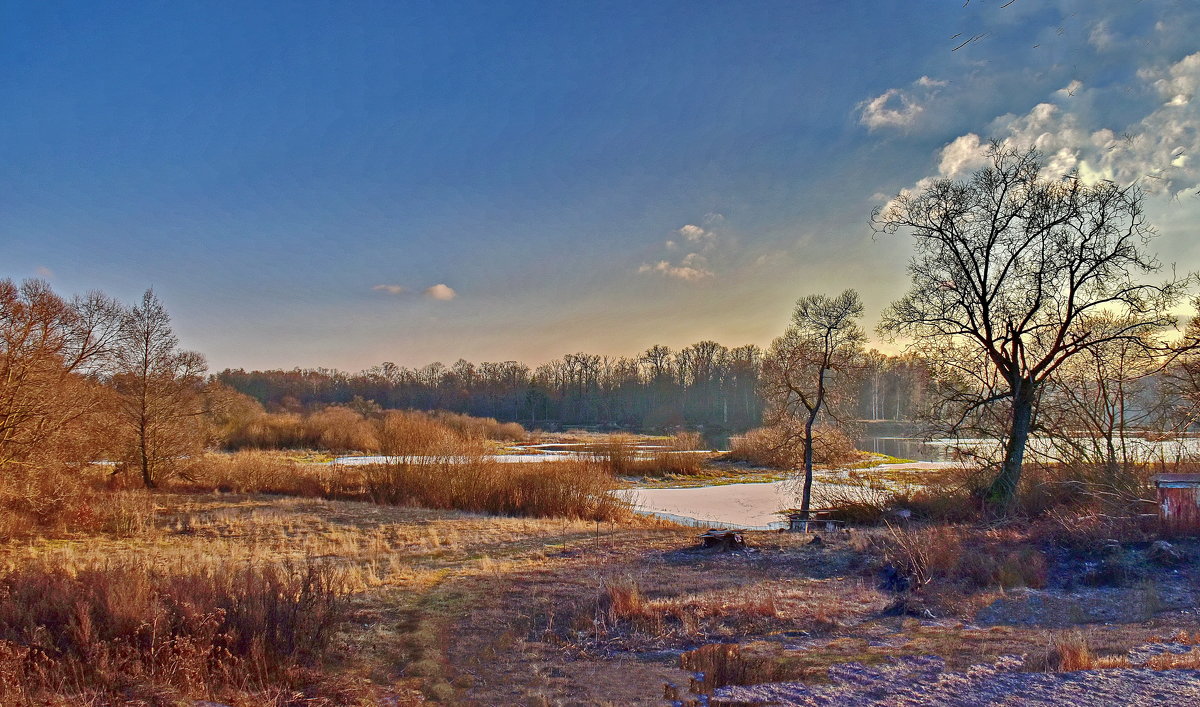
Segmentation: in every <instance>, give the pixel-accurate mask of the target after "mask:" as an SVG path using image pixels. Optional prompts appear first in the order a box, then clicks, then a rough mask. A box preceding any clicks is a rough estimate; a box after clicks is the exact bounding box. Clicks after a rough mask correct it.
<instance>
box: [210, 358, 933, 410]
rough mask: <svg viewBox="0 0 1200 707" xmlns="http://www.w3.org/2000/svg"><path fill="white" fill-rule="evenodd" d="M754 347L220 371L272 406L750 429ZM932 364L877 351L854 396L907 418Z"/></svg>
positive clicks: (758, 406)
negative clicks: (530, 362) (357, 368)
mask: <svg viewBox="0 0 1200 707" xmlns="http://www.w3.org/2000/svg"><path fill="white" fill-rule="evenodd" d="M762 359H763V352H762V350H761V349H759V348H758V347H757V346H754V345H748V346H738V347H736V348H727V347H725V346H722V345H720V344H718V343H716V342H713V341H701V342H699V343H697V344H692V345H691V346H688V347H685V348H683V349H680V350H678V351H672V350H671V349H669V348H667V347H666V346H652V347H650V348H649V349H647V350H646V351H645V352H643V353H642V354H641V355H639V356H636V357H617V358H614V357H608V356H599V355H596V354H586V353H573V354H567V355H565V356H563V357H562V358H559V359H556V360H554V361H551V362H549V363H546V364H544V365H541V366H538V367H537V368H530V367H529V366H527V365H525V364H523V363H519V362H517V361H504V362H499V363H492V362H485V363H479V364H475V363H471V362H469V361H465V360H459V361H458V362H456V363H455V364H454V365H452V366H446V365H444V364H442V363H431V364H429V365H427V366H424V367H421V368H404V367H402V366H397V365H395V364H393V363H384V364H381V365H379V366H374V367H372V368H370V369H368V370H365V371H362V372H359V373H346V372H342V371H337V370H331V369H325V368H318V369H298V368H297V369H293V370H290V371H284V370H269V371H245V370H242V369H236V370H230V369H226V370H225V371H222V372H221V373H220V374H218V375H217V379H218V380H220V382H222V383H224V384H226V385H228V386H230V387H231V388H233V389H235V390H237V391H239V392H242V393H245V394H246V395H249V396H251V397H253V398H255V399H257V400H258V401H259V402H261V403H262V404H263V405H264V406H265V407H266V408H267V409H268V410H270V411H272V412H301V411H310V410H313V409H316V408H320V407H324V406H327V405H351V404H353V403H355V401H356V399H357V400H359V401H370V402H373V403H374V404H375V405H377V406H379V407H382V408H385V409H416V410H448V411H453V412H459V413H466V414H470V415H475V416H478V417H494V418H496V419H498V420H505V421H515V422H521V423H524V424H526V425H530V426H545V425H550V426H553V425H616V426H621V427H625V428H630V429H641V430H657V429H665V428H670V427H676V426H687V427H701V426H703V427H705V428H710V429H725V430H730V431H742V430H746V429H749V428H751V427H755V426H757V425H758V424H760V422H761V420H762V412H763V405H764V403H763V399H762V397H761V395H760V391H759V374H760V372H761V369H762ZM927 378H928V376H927V372H926V369H925V367H924V366H922V365H920V363H919V362H917V361H915V360H913V359H910V358H908V357H889V356H886V355H884V354H880V353H878V352H874V351H872V352H870V353H869V354H868V355H867V356H866V357H865V360H864V362H863V370H862V371H861V382H860V395H859V399H858V404H857V406H856V412H857V415H858V416H859V417H860V418H862V419H872V420H874V419H888V420H901V419H910V418H911V417H912V416H913V414H914V412H915V411H916V409H917V406H918V405H919V404H920V400H921V397H922V394H923V391H924V389H925V386H926V381H927Z"/></svg>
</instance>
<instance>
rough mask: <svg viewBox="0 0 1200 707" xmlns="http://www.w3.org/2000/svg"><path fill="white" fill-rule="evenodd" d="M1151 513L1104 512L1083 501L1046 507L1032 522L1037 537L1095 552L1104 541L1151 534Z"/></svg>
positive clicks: (1129, 539) (1154, 523) (1154, 528)
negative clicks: (1109, 513)
mask: <svg viewBox="0 0 1200 707" xmlns="http://www.w3.org/2000/svg"><path fill="white" fill-rule="evenodd" d="M1157 524H1158V521H1157V518H1156V517H1154V516H1150V517H1144V516H1140V515H1138V516H1129V515H1120V516H1119V515H1108V514H1105V513H1103V512H1099V511H1097V510H1095V509H1094V508H1090V507H1088V506H1086V505H1083V506H1076V507H1063V508H1056V509H1053V510H1050V511H1047V512H1046V513H1045V514H1044V515H1043V516H1042V517H1041V518H1040V519H1038V520H1037V521H1036V522H1035V523H1034V524H1033V526H1032V530H1031V536H1032V537H1034V538H1036V539H1038V540H1039V541H1041V542H1043V543H1046V544H1050V545H1056V546H1058V547H1067V548H1071V549H1073V550H1079V551H1084V552H1098V551H1100V550H1101V549H1103V548H1104V546H1106V545H1107V544H1109V543H1111V542H1113V541H1117V542H1142V541H1145V540H1149V539H1152V538H1153V537H1155V532H1156V531H1157Z"/></svg>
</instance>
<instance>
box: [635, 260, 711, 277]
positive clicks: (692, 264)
mask: <svg viewBox="0 0 1200 707" xmlns="http://www.w3.org/2000/svg"><path fill="white" fill-rule="evenodd" d="M638 272H639V273H659V274H661V275H664V276H666V277H669V278H673V279H676V280H686V281H688V282H696V281H698V280H706V279H708V278H710V277H713V271H712V270H709V269H708V261H707V259H705V257H704V256H703V255H700V254H698V253H689V254H688V255H687V256H686V257H684V259H683V260H682V261H680V263H679V264H678V265H672V264H671V263H670V262H668V261H666V260H660V261H658V262H657V263H654V264H653V265H651V264H650V263H642V266H641V267H639V268H638Z"/></svg>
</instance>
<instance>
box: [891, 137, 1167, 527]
mask: <svg viewBox="0 0 1200 707" xmlns="http://www.w3.org/2000/svg"><path fill="white" fill-rule="evenodd" d="M988 157H989V163H988V164H987V165H986V166H985V167H984V168H982V169H980V170H979V171H977V172H975V173H974V174H973V175H971V176H970V177H969V178H967V179H964V180H951V179H939V180H937V181H935V182H933V183H932V184H931V185H929V186H928V187H926V188H924V189H922V190H920V191H919V192H916V193H902V194H900V195H899V196H897V197H896V198H895V199H893V200H892V201H891V202H890V203H889V204H888V205H887V206H886V207H884V208H882V209H880V210H877V211H876V213H875V215H874V217H873V219H872V221H873V225H874V226H875V228H876V229H877V231H880V232H884V233H895V232H897V231H900V230H907V231H909V232H911V234H912V236H913V239H914V247H915V251H916V253H915V255H914V256H913V258H912V261H911V263H910V265H909V272H910V273H911V276H912V288H911V289H910V290H909V291H908V293H907V294H905V295H904V296H903V297H902V298H901V299H900V300H898V301H896V302H895V303H893V304H892V305H891V307H890V308H889V309H888V310H887V311H886V312H885V314H884V317H883V320H882V322H881V324H880V330H881V331H882V332H884V333H888V334H892V335H900V336H906V337H911V338H912V339H913V340H914V341H915V346H917V347H922V346H923V347H926V348H932V349H934V351H933V352H932V353H933V354H934V355H935V356H936V357H937V359H938V360H939V361H940V362H941V364H943V365H947V366H951V367H954V368H957V369H958V370H959V371H960V372H961V373H962V374H963V375H964V378H965V379H968V380H974V381H975V382H976V384H977V385H975V391H974V394H973V395H966V396H964V397H963V399H962V401H963V403H964V405H963V409H962V411H961V417H960V418H959V419H962V420H965V419H967V418H968V417H970V415H971V414H972V413H974V412H978V411H979V410H980V409H981V408H992V409H994V406H996V405H1001V406H1006V407H1005V408H1004V409H1005V410H1006V412H1005V417H1006V419H1007V424H1006V430H1005V431H1004V433H1003V437H1004V439H1003V440H1002V441H1003V460H1002V462H1001V463H1000V468H999V470H998V472H997V473H996V475H995V477H994V480H993V481H992V482H991V484H990V485H989V486H988V487H987V489H986V491H985V498H986V500H987V502H988V503H989V504H990V505H991V506H992V507H993V508H995V509H998V510H1003V509H1005V508H1007V507H1008V505H1009V504H1010V503H1011V501H1012V499H1013V497H1014V495H1015V493H1016V488H1017V484H1018V482H1019V480H1020V477H1021V465H1022V461H1023V459H1024V455H1025V448H1026V443H1027V441H1028V439H1029V436H1030V432H1031V430H1032V429H1033V427H1034V423H1035V414H1036V407H1037V404H1036V402H1037V399H1038V395H1039V393H1040V388H1041V386H1042V384H1043V383H1044V382H1045V381H1046V380H1048V379H1049V378H1050V377H1051V376H1052V375H1054V373H1055V372H1056V371H1058V370H1059V369H1060V368H1061V367H1062V366H1063V365H1064V364H1065V363H1066V362H1068V361H1070V360H1071V359H1072V358H1074V357H1076V356H1078V355H1080V354H1085V353H1089V352H1096V351H1099V350H1101V349H1102V348H1104V347H1108V346H1110V345H1111V344H1112V343H1113V342H1128V343H1129V344H1130V345H1133V346H1139V345H1143V344H1144V343H1145V342H1147V341H1157V339H1156V336H1155V335H1157V334H1158V333H1159V332H1160V331H1161V330H1162V329H1164V328H1166V327H1173V326H1174V324H1175V319H1174V317H1173V316H1172V315H1171V314H1170V309H1171V308H1172V307H1173V306H1174V305H1175V304H1176V303H1177V302H1178V301H1179V300H1180V298H1181V297H1182V296H1183V295H1184V294H1185V290H1186V287H1187V285H1188V284H1189V282H1190V280H1189V279H1188V278H1177V277H1174V276H1172V277H1171V278H1170V279H1168V280H1167V281H1165V282H1161V283H1147V282H1144V281H1142V279H1141V278H1142V277H1144V276H1146V275H1148V274H1150V273H1154V272H1157V271H1158V270H1159V269H1160V265H1159V263H1158V261H1157V259H1156V258H1155V257H1154V256H1153V255H1152V254H1149V253H1147V246H1148V244H1149V242H1150V240H1151V238H1152V237H1153V235H1154V230H1153V228H1152V227H1151V226H1150V225H1149V224H1148V223H1147V221H1146V218H1145V214H1144V211H1143V205H1142V201H1143V196H1142V193H1141V192H1140V191H1139V189H1138V188H1137V187H1136V186H1119V185H1117V184H1114V183H1112V182H1109V181H1101V182H1099V183H1095V184H1089V183H1086V182H1085V181H1084V180H1083V179H1081V178H1079V176H1078V175H1076V174H1067V175H1061V176H1060V175H1052V177H1053V178H1049V177H1047V175H1044V174H1043V158H1042V156H1041V154H1040V153H1039V152H1038V151H1036V150H1034V149H1028V150H1019V149H1016V148H1014V147H1011V146H1006V145H1003V144H1001V143H993V144H992V146H991V148H990V150H989V155H988ZM1148 335H1149V336H1148Z"/></svg>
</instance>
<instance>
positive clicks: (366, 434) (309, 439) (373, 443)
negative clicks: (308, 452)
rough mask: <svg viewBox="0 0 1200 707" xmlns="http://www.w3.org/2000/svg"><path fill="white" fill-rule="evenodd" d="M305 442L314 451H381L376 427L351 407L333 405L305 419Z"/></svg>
mask: <svg viewBox="0 0 1200 707" xmlns="http://www.w3.org/2000/svg"><path fill="white" fill-rule="evenodd" d="M303 424H304V440H305V442H306V443H307V444H308V445H309V446H310V447H312V448H314V449H326V450H329V451H331V452H354V451H358V452H374V451H377V450H378V449H379V440H378V438H377V437H376V434H375V427H374V425H372V424H371V422H370V421H369V420H367V419H366V418H365V417H363V416H362V415H361V414H359V413H357V412H355V411H354V410H351V409H350V408H348V407H341V406H338V405H330V406H329V407H327V408H325V409H324V410H322V411H320V412H315V413H313V414H311V415H309V416H308V417H306V418H304V423H303Z"/></svg>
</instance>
